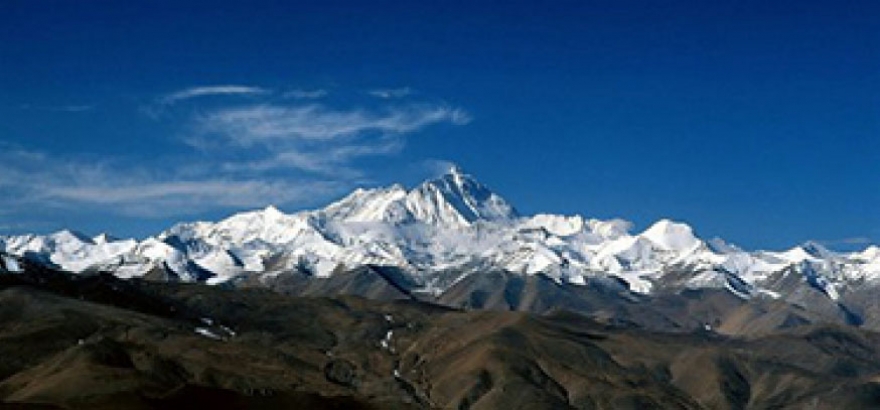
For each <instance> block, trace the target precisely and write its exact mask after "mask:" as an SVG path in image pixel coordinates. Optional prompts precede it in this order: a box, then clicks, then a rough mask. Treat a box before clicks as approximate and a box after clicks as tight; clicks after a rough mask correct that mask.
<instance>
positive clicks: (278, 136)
mask: <svg viewBox="0 0 880 410" xmlns="http://www.w3.org/2000/svg"><path fill="white" fill-rule="evenodd" d="M441 122H450V123H452V124H456V125H463V124H467V123H468V122H470V116H469V115H468V114H467V113H466V112H464V111H463V110H461V109H458V108H451V107H447V106H429V105H415V106H407V107H395V108H390V109H386V110H384V111H381V112H373V111H366V110H362V109H355V110H348V111H345V110H332V109H328V108H326V107H324V106H321V105H317V104H311V105H304V106H295V107H282V106H271V105H260V106H253V107H245V108H235V109H227V110H221V111H217V112H214V113H211V114H209V115H206V116H203V117H202V118H201V120H200V130H201V132H202V133H206V134H215V135H217V136H219V137H221V138H225V139H228V140H230V141H234V142H236V143H237V144H239V145H242V146H248V145H253V144H259V143H266V142H269V141H273V140H280V141H285V140H286V141H292V140H311V141H328V140H334V139H339V138H344V137H349V136H353V135H358V134H361V133H369V132H375V133H380V134H407V133H412V132H415V131H418V130H420V129H422V128H424V127H426V126H428V125H431V124H436V123H441Z"/></svg>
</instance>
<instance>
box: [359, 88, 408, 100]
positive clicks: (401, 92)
mask: <svg viewBox="0 0 880 410" xmlns="http://www.w3.org/2000/svg"><path fill="white" fill-rule="evenodd" d="M413 92H414V91H413V89H412V88H409V87H401V88H376V89H373V90H369V91H367V94H369V95H372V96H373V97H376V98H382V99H386V100H388V99H392V98H403V97H407V96H409V95H411V94H413Z"/></svg>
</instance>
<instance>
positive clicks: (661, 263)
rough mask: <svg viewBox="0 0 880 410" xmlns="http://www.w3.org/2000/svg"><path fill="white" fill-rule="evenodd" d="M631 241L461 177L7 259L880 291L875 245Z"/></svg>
mask: <svg viewBox="0 0 880 410" xmlns="http://www.w3.org/2000/svg"><path fill="white" fill-rule="evenodd" d="M631 229H632V224H630V223H628V222H626V221H622V220H609V221H601V220H596V219H585V218H583V217H581V216H562V215H550V214H538V215H534V216H521V215H519V214H518V213H517V211H516V210H515V208H514V207H513V206H512V205H511V204H509V203H508V202H507V201H505V200H504V199H503V198H502V197H501V196H499V195H498V194H496V193H494V192H493V191H491V190H490V189H489V188H488V187H486V186H485V185H483V184H482V183H480V182H479V181H477V180H476V179H475V178H474V177H473V176H471V175H468V174H466V173H465V172H463V171H462V170H461V169H459V168H457V167H453V168H451V169H450V170H449V172H447V173H446V174H444V175H442V176H440V177H438V178H435V179H432V180H428V181H425V182H424V183H422V184H420V185H419V186H417V187H415V188H413V189H410V190H407V189H405V188H403V187H402V186H399V185H393V186H391V187H388V188H375V189H358V190H356V191H354V192H353V193H351V194H350V195H348V196H346V197H344V198H342V199H340V200H339V201H337V202H335V203H332V204H330V205H328V206H327V207H325V208H323V209H318V210H313V211H303V212H299V213H295V214H285V213H283V212H281V211H280V210H278V209H277V208H275V207H271V206H270V207H267V208H265V209H262V210H256V211H249V212H243V213H239V214H236V215H232V216H230V217H229V218H227V219H224V220H222V221H219V222H216V223H213V222H192V223H181V224H178V225H176V226H174V227H171V228H170V229H168V230H166V231H164V232H162V233H160V234H158V235H156V236H155V237H151V238H147V239H145V240H143V241H134V240H113V239H112V238H109V237H106V236H101V237H96V238H88V237H86V236H84V235H80V234H76V233H73V232H69V231H62V232H59V233H56V234H52V235H48V236H37V235H25V236H13V237H2V238H0V250H3V251H6V252H8V253H10V254H14V255H18V256H26V257H28V258H29V259H31V260H35V261H42V262H43V263H45V264H47V265H49V266H57V267H61V268H64V269H66V270H70V271H74V272H82V273H88V272H98V271H106V272H113V273H114V274H116V275H117V276H119V277H123V278H131V277H146V278H152V279H158V280H174V281H187V282H193V281H197V282H199V281H204V282H208V283H211V284H220V283H226V284H231V285H235V284H238V283H248V284H251V285H259V284H263V285H266V286H270V284H272V283H275V284H278V283H282V282H287V283H292V282H293V281H296V280H305V279H304V278H311V279H314V280H319V281H320V280H324V279H327V278H330V277H332V276H334V275H338V274H341V273H343V272H351V271H353V270H354V269H357V268H360V267H371V266H376V267H386V268H394V269H395V270H397V271H399V272H400V275H401V278H400V280H399V282H401V283H404V284H405V287H406V289H405V292H406V293H408V294H424V295H430V296H432V297H441V296H442V295H443V294H444V293H445V292H447V291H449V290H450V289H452V288H453V287H454V286H455V284H456V283H458V282H459V281H462V280H464V279H465V278H468V277H470V276H472V275H479V274H482V273H483V272H508V273H512V274H517V275H525V276H533V275H541V276H543V277H546V278H549V279H550V280H552V281H554V282H556V283H557V284H570V285H580V286H586V284H588V283H590V282H591V281H596V280H599V281H605V280H611V281H617V282H619V283H623V284H625V286H626V288H628V289H629V291H631V292H635V293H639V294H652V293H662V292H673V293H674V292H680V291H682V290H684V289H699V288H717V289H727V290H728V291H730V292H732V293H733V294H735V295H737V296H739V297H742V298H752V297H758V296H761V297H765V296H769V297H778V298H784V299H787V300H791V301H794V302H798V301H802V299H804V297H806V296H804V295H808V296H809V297H812V295H813V293H812V290H815V291H818V292H819V293H821V294H822V295H824V297H825V298H828V299H830V300H832V301H835V302H840V303H841V304H842V305H844V306H847V305H850V304H852V302H851V299H852V298H851V296H852V295H856V294H858V293H859V290H860V289H864V288H874V287H877V286H878V284H880V250H878V249H880V248H877V247H876V246H874V247H869V248H868V249H866V250H865V251H863V252H854V253H836V252H832V251H830V250H828V249H825V248H823V247H822V246H821V245H818V244H816V243H805V244H803V245H801V246H797V247H794V248H792V249H789V250H786V251H781V252H772V251H755V252H749V251H744V250H741V249H739V248H737V247H735V246H732V245H729V244H726V243H724V242H723V241H721V240H712V241H704V240H702V239H700V238H699V237H698V236H697V235H696V233H695V231H694V229H693V228H691V227H690V226H688V225H687V224H684V223H681V222H674V221H671V220H666V219H664V220H661V221H658V222H657V223H655V224H654V225H652V226H650V227H649V228H648V229H646V230H645V231H643V232H640V233H633V232H631ZM285 277H288V278H285ZM337 282H338V281H337ZM471 282H474V283H477V282H480V281H479V280H478V279H475V280H471V281H469V283H471ZM310 286H311V289H330V288H334V286H335V285H334V286H324V285H322V284H317V285H310ZM336 287H337V288H338V286H336ZM810 289H812V290H810ZM363 292H366V293H368V294H369V293H375V292H379V291H375V290H374V291H366V290H363ZM379 293H382V294H384V293H383V292H379ZM459 293H460V291H459Z"/></svg>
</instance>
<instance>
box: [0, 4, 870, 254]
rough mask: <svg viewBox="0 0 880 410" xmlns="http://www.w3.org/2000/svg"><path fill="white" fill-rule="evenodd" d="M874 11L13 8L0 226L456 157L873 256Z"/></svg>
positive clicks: (95, 219) (130, 232)
mask: <svg viewBox="0 0 880 410" xmlns="http://www.w3.org/2000/svg"><path fill="white" fill-rule="evenodd" d="M366 3H370V4H366ZM428 3H432V4H428ZM661 3H662V4H661ZM667 3H668V4H667ZM878 16H880V3H878V2H876V1H860V2H852V1H827V2H811V1H775V2H767V1H730V2H717V1H693V2H687V1H676V2H656V1H641V2H627V1H601V2H600V1H572V2H553V3H552V6H551V3H548V2H538V1H533V2H522V1H517V2H500V1H499V2H479V1H468V2H452V1H442V2H418V1H399V2H397V1H395V2H385V1H383V2H361V1H348V2H328V1H320V2H318V1H310V2H300V1H276V2H271V1H248V2H243V1H242V2H223V1H214V2H184V1H85V2H80V1H42V0H7V1H3V2H0V151H2V154H0V190H2V191H3V192H5V194H3V195H2V196H0V207H2V210H0V227H2V229H3V231H2V232H7V233H20V232H26V231H34V232H48V231H52V230H56V229H60V228H63V227H70V228H75V229H79V230H82V231H85V232H86V233H90V234H95V233H98V232H100V231H105V230H106V231H110V232H112V233H114V234H116V235H118V236H138V237H140V236H145V235H149V234H154V233H157V232H158V231H160V230H162V229H164V228H165V227H167V226H168V225H169V224H171V223H173V222H175V221H180V220H191V219H217V218H220V217H222V216H225V215H228V214H229V213H231V212H234V211H237V210H242V209H250V208H255V207H260V206H264V205H266V204H268V203H276V204H277V205H279V207H280V208H282V209H284V210H287V211H294V210H298V209H303V208H308V207H315V206H319V205H323V204H325V203H327V202H329V201H330V200H333V199H335V198H338V197H339V196H341V195H343V194H344V193H345V192H347V191H348V190H350V189H351V188H353V187H355V186H361V185H366V186H379V185H387V184H390V183H393V182H402V183H404V184H405V185H410V186H411V185H413V184H416V183H417V182H419V181H420V180H422V179H424V178H426V177H428V176H430V175H431V173H432V172H433V171H432V170H433V169H436V168H437V167H438V166H440V164H443V163H444V161H451V162H455V163H458V164H460V165H461V166H462V167H463V168H464V169H465V170H467V171H468V172H470V173H471V174H473V175H475V176H476V177H477V178H478V179H480V180H482V181H483V182H484V183H486V184H487V185H489V186H490V187H492V188H494V189H495V190H496V191H497V192H499V193H500V194H501V195H502V196H504V197H506V198H507V199H508V200H509V201H511V202H512V203H514V204H515V206H517V207H518V208H519V209H520V211H521V212H523V213H526V214H531V213H536V212H554V213H568V214H572V213H577V214H582V215H585V216H588V217H598V218H611V217H622V218H625V219H629V220H632V221H634V222H635V223H636V226H637V228H639V229H641V228H645V227H646V226H648V225H649V224H650V223H651V222H652V221H654V220H656V219H658V218H662V217H668V218H673V219H677V220H682V221H686V222H688V223H690V224H692V225H693V226H694V227H695V228H696V230H697V232H698V234H700V235H701V236H704V237H713V236H720V237H723V238H725V239H728V240H729V241H732V242H734V243H737V244H740V245H742V246H745V247H748V248H783V247H788V246H792V245H794V244H796V243H800V242H803V241H806V240H819V241H824V242H826V243H829V244H832V245H833V247H837V248H846V247H853V246H856V247H863V246H864V243H865V242H868V241H870V242H873V243H877V242H878V240H880V211H878V209H880V18H878ZM221 86H223V87H225V88H219V87H221ZM232 86H234V87H232ZM377 91H378V92H377ZM278 153H282V154H284V155H276V154H278ZM2 232H0V233H2ZM853 244H855V245H853Z"/></svg>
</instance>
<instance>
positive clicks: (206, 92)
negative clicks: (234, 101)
mask: <svg viewBox="0 0 880 410" xmlns="http://www.w3.org/2000/svg"><path fill="white" fill-rule="evenodd" d="M270 92H271V91H270V90H267V89H265V88H261V87H251V86H245V85H212V86H204V87H191V88H186V89H183V90H179V91H176V92H173V93H171V94H168V95H165V96H163V97H162V98H160V99H159V101H160V103H162V104H164V105H171V104H175V103H178V102H180V101H184V100H189V99H193V98H198V97H207V96H218V95H261V94H269V93H270Z"/></svg>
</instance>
